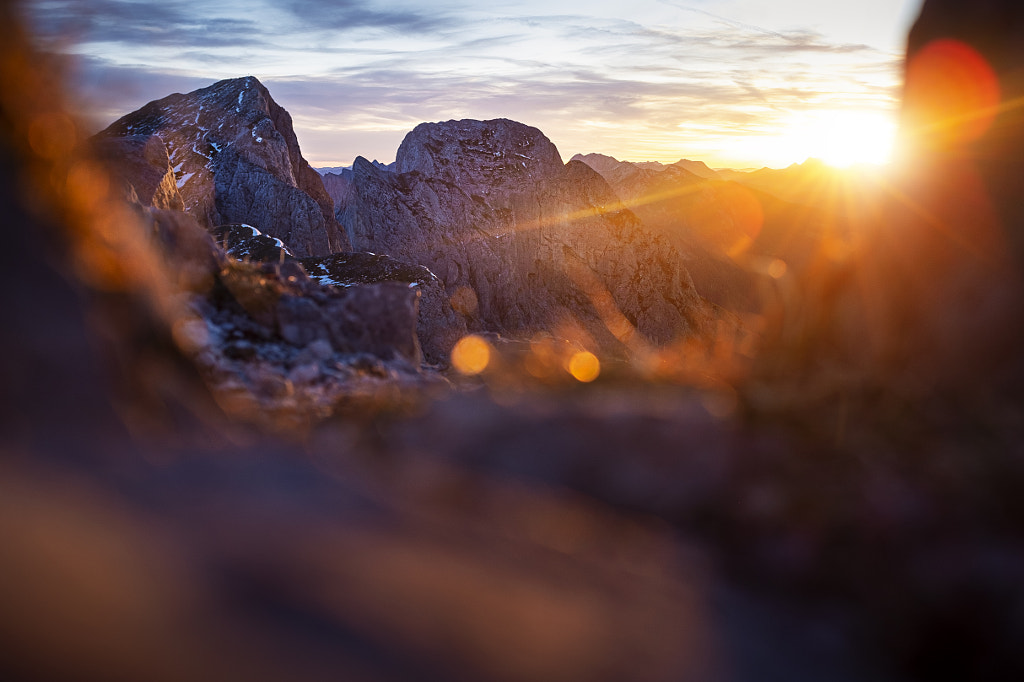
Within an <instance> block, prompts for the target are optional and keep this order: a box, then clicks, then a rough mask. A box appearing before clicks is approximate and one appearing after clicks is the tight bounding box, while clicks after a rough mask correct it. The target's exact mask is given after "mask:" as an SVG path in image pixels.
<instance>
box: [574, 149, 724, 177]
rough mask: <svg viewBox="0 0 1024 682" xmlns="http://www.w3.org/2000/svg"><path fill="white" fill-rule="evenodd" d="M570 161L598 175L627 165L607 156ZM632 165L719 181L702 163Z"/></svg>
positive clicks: (637, 163) (586, 155) (600, 155)
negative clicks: (679, 170) (674, 171)
mask: <svg viewBox="0 0 1024 682" xmlns="http://www.w3.org/2000/svg"><path fill="white" fill-rule="evenodd" d="M571 160H572V161H582V162H583V163H585V164H587V165H588V166H590V167H591V168H593V169H594V170H596V171H597V172H598V173H603V172H604V171H606V170H612V169H614V168H616V167H617V166H618V165H619V164H622V163H629V162H628V161H619V160H618V159H616V158H615V157H614V156H608V155H606V154H577V155H575V156H574V157H572V159H571ZM632 165H634V166H636V167H637V168H643V169H645V170H654V171H662V170H665V169H666V168H681V169H682V170H685V171H687V172H689V173H693V174H694V175H696V176H698V177H701V178H708V179H719V176H718V173H717V172H716V171H714V170H712V169H711V168H709V167H708V165H707V164H706V163H704V162H703V161H691V160H689V159H679V160H678V161H676V162H675V163H673V164H671V165H665V164H663V163H659V162H657V161H640V162H636V163H633V164H632Z"/></svg>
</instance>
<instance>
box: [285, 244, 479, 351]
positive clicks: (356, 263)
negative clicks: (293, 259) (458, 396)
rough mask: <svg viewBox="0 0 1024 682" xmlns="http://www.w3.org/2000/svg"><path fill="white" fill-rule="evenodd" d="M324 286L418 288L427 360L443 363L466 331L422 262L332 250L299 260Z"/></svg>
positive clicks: (418, 330)
mask: <svg viewBox="0 0 1024 682" xmlns="http://www.w3.org/2000/svg"><path fill="white" fill-rule="evenodd" d="M298 262H299V263H301V265H302V267H303V268H304V269H305V270H306V272H307V273H309V277H310V278H311V279H313V280H316V281H317V282H319V283H320V284H322V285H324V286H340V287H352V286H357V285H365V284H377V283H381V282H397V283H401V284H405V285H407V287H408V288H410V289H413V290H415V291H418V292H419V296H420V299H419V318H418V320H417V322H416V333H417V336H418V338H419V342H420V346H421V348H422V351H423V357H424V358H425V359H426V360H427V362H430V363H434V364H441V365H446V364H447V363H448V355H449V353H450V352H451V349H452V347H453V346H454V345H455V344H456V343H457V342H458V340H459V339H460V338H462V337H463V336H465V335H466V322H465V319H464V318H463V317H462V316H461V315H459V314H458V313H457V312H456V311H455V310H454V309H453V308H452V304H451V300H450V299H449V296H448V294H447V292H445V289H444V285H443V284H442V283H441V281H440V280H439V279H438V278H437V276H436V275H434V273H432V272H431V271H430V270H428V269H427V268H425V267H423V266H422V265H410V264H409V263H403V262H401V261H398V260H395V259H394V258H391V257H390V256H383V255H378V254H375V253H359V252H356V253H333V254H331V255H330V256H323V257H318V256H311V257H308V258H302V259H300V260H299V261H298Z"/></svg>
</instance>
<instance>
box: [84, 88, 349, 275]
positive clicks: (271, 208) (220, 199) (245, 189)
mask: <svg viewBox="0 0 1024 682" xmlns="http://www.w3.org/2000/svg"><path fill="white" fill-rule="evenodd" d="M99 137H100V138H101V139H102V140H104V143H105V144H106V145H107V147H108V149H111V150H113V149H114V148H115V147H117V146H118V145H120V149H121V150H122V153H121V154H119V155H118V156H119V157H120V158H124V159H125V160H124V164H125V168H124V169H123V170H121V171H117V172H118V173H119V174H120V175H121V176H122V177H127V176H130V177H132V178H136V182H138V183H139V184H140V186H141V187H136V192H137V193H138V194H140V198H141V199H143V201H144V203H147V204H150V203H152V201H151V198H150V197H151V196H152V194H151V193H150V187H151V185H152V184H153V181H152V179H151V177H150V176H153V175H154V174H157V173H162V176H161V177H167V175H168V174H171V175H172V176H173V178H174V182H175V185H176V187H177V193H178V194H179V195H180V197H181V201H182V202H183V203H184V207H185V210H186V211H187V212H188V213H189V214H190V215H191V216H192V217H193V218H195V219H196V220H197V221H198V222H199V224H200V225H203V226H204V227H207V228H213V227H216V226H217V225H222V224H227V223H247V224H250V225H253V226H254V227H256V228H257V229H259V230H260V231H261V232H263V233H268V234H273V235H274V236H276V237H278V238H279V239H282V240H284V241H285V242H286V243H287V244H288V245H289V246H290V247H291V248H292V249H293V250H294V252H295V254H296V255H299V256H314V255H327V254H329V253H333V252H335V251H346V250H349V249H348V247H349V244H348V241H347V240H346V238H345V236H344V233H343V232H341V231H340V229H339V228H338V225H337V222H336V221H335V220H334V211H333V204H332V201H331V199H330V197H329V196H328V195H327V192H326V191H325V190H324V188H323V183H322V182H321V180H320V176H319V175H318V174H317V173H316V171H314V170H313V169H312V168H310V166H309V164H308V163H307V162H306V160H305V159H304V158H302V154H301V152H300V150H299V143H298V140H297V139H296V137H295V131H294V130H293V129H292V122H291V116H289V114H288V112H287V111H285V110H284V109H282V108H281V107H280V106H279V105H278V104H277V103H276V102H275V101H274V99H273V98H272V97H271V96H270V93H269V92H268V91H267V89H266V88H265V87H264V86H263V84H262V83H260V82H259V80H257V79H256V78H253V77H251V76H249V77H246V78H236V79H233V80H226V81H220V82H219V83H215V84H213V85H211V86H210V87H208V88H202V89H200V90H196V91H195V92H191V93H188V94H185V95H182V94H174V95H170V96H168V97H165V98H164V99H162V100H158V101H155V102H150V103H149V104H147V105H146V106H145V107H143V108H142V109H139V110H138V111H135V112H132V113H130V114H128V115H126V116H124V117H122V118H120V119H118V120H117V121H115V122H114V123H112V124H111V125H110V126H109V127H108V128H106V129H105V130H104V131H102V132H101V133H100V134H99ZM125 138H128V139H136V140H137V142H135V143H134V144H135V145H136V146H143V145H144V147H143V149H144V152H145V163H146V164H148V165H149V166H152V169H149V168H147V169H146V172H145V173H144V174H142V175H140V174H138V173H136V172H134V171H135V170H136V169H139V168H141V167H142V165H141V163H140V162H139V161H138V160H137V159H136V158H135V155H134V154H132V153H125V152H130V151H134V150H130V149H129V145H130V144H132V143H130V142H127V141H125ZM161 143H162V145H163V147H164V148H165V150H166V151H165V152H164V155H165V156H167V159H168V160H167V166H166V168H164V167H162V161H163V158H162V157H161V156H160V154H161V152H160V151H159V150H158V149H157V147H158V146H159V145H160V144H161ZM107 156H108V158H109V157H110V156H111V155H110V154H108V155H107ZM133 184H134V183H133ZM164 191H165V193H168V194H173V190H172V189H171V188H170V187H169V186H168V187H165V189H164ZM158 199H159V197H158ZM172 201H173V200H172ZM154 205H155V204H154ZM160 207H162V208H174V207H176V206H172V205H170V204H167V203H166V202H164V201H161V204H160Z"/></svg>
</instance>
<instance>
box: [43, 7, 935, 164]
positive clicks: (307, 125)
mask: <svg viewBox="0 0 1024 682" xmlns="http://www.w3.org/2000/svg"><path fill="white" fill-rule="evenodd" d="M920 4H921V0H856V1H855V2H853V1H851V2H822V1H821V0H772V1H771V2H764V1H763V0H626V1H622V0H619V1H611V0H512V1H508V2H506V1H503V0H494V1H493V2H490V3H487V4H486V5H484V4H483V3H479V2H475V1H470V0H434V1H432V2H429V3H425V2H420V1H416V2H412V1H404V0H379V1H377V0H368V1H365V2H364V1H360V0H334V1H329V0H275V1H273V2H271V1H269V0H244V2H243V0H161V1H160V2H146V1H139V0H29V1H28V2H27V3H26V5H27V7H28V8H29V12H30V14H31V21H32V24H33V26H34V27H35V30H36V31H37V33H38V34H39V35H40V36H41V37H42V39H43V40H44V41H45V43H46V45H47V46H48V47H50V48H52V49H58V50H60V51H63V52H66V53H70V54H72V55H73V56H74V70H73V73H74V80H75V84H76V86H77V88H78V91H79V93H80V96H81V98H82V104H81V106H82V111H83V113H84V114H85V115H86V116H87V117H88V118H89V120H90V121H91V125H93V126H94V127H95V128H96V129H99V128H100V127H103V126H105V125H106V124H108V123H110V122H111V121H113V120H115V119H116V118H118V117H119V116H120V115H122V114H124V113H127V112H129V111H131V110H133V109H136V108H138V107H139V106H141V105H143V104H145V103H146V102H147V101H150V100H153V99H158V98H160V97H163V96H165V95H167V94H170V93H172V92H188V91H190V90H194V89H196V88H199V87H203V86H205V85H209V84H210V83H211V82H213V81H216V80H220V79H222V78H232V77H236V76H243V75H254V76H256V77H258V78H259V79H260V80H262V81H263V82H264V83H265V84H266V85H267V87H268V88H270V91H271V93H272V94H273V96H274V98H275V99H276V100H277V101H278V103H279V104H281V105H282V106H284V107H285V108H286V109H288V111H289V112H291V114H292V117H293V119H294V122H295V128H296V132H297V133H298V136H299V142H300V144H301V146H302V149H303V153H304V155H305V156H306V158H307V159H309V160H310V162H311V163H312V164H313V165H314V166H334V165H347V164H350V163H351V162H352V160H353V159H354V158H355V157H356V156H357V155H362V156H366V157H368V158H371V159H373V158H377V159H379V160H381V161H385V162H388V161H391V160H393V159H394V156H395V150H396V149H397V147H398V144H399V143H400V142H401V140H402V138H403V137H404V135H405V133H407V132H408V131H409V130H411V129H412V128H413V127H414V126H415V125H416V124H417V123H420V122H423V121H442V120H448V119H453V118H479V119H486V118H497V117H507V118H512V119H515V120H519V121H522V122H524V123H528V124H530V125H534V126H537V127H538V128H540V129H541V130H542V131H544V132H545V133H546V134H547V135H548V137H550V138H551V139H552V141H554V142H555V144H556V145H557V146H558V148H559V151H561V153H562V156H563V158H564V159H568V158H569V157H571V156H572V155H573V154H575V153H576V152H584V153H586V152H601V153H605V154H611V155H614V156H616V157H618V158H625V159H630V160H643V159H653V160H662V161H674V160H677V159H679V158H681V157H686V158H695V159H702V160H705V161H707V162H708V163H710V164H711V165H714V166H733V167H741V168H746V167H757V166H762V165H772V166H783V165H787V164H788V163H792V162H795V161H796V162H798V161H803V160H804V159H805V158H806V157H807V156H810V155H819V154H818V151H819V149H820V148H821V147H822V145H827V144H829V140H831V139H834V138H835V137H836V136H838V135H840V134H841V131H842V130H843V128H844V127H846V128H851V127H860V128H862V127H864V126H873V128H872V130H875V131H877V134H878V135H879V136H884V135H885V134H886V133H887V131H891V129H892V125H893V120H894V119H893V117H894V114H895V112H896V108H897V97H898V95H899V87H900V73H901V69H902V50H903V43H904V39H905V35H906V32H907V30H908V28H909V25H910V23H911V22H912V21H913V18H914V16H915V15H916V12H917V11H918V9H919V8H920Z"/></svg>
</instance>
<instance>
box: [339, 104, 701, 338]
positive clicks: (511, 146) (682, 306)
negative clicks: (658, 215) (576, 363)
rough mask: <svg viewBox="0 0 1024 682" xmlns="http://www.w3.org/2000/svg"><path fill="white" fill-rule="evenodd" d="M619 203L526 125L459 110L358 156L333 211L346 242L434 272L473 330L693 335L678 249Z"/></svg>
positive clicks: (694, 310) (697, 315) (695, 317)
mask: <svg viewBox="0 0 1024 682" xmlns="http://www.w3.org/2000/svg"><path fill="white" fill-rule="evenodd" d="M618 203H619V202H618V199H617V197H616V196H615V195H614V193H613V192H612V191H611V189H610V188H609V186H608V184H607V183H606V182H605V181H604V180H603V179H602V178H601V177H600V176H599V175H598V174H597V173H595V172H594V171H592V170H591V169H590V168H588V167H587V166H585V165H584V164H582V163H578V162H571V163H569V164H568V165H563V164H562V161H561V158H560V156H559V154H558V150H557V149H556V148H555V146H554V145H553V144H552V143H551V141H550V140H548V139H547V138H546V137H545V136H544V135H543V134H542V133H541V132H540V131H539V130H537V129H536V128H531V127H529V126H525V125H523V124H520V123H516V122H513V121H508V120H504V119H499V120H495V121H468V120H467V121H448V122H446V123H433V124H422V125H420V126H418V127H417V128H416V129H415V130H414V131H412V132H411V133H410V134H409V135H408V136H407V137H406V139H405V141H404V142H403V143H402V145H401V147H400V148H399V150H398V155H397V160H396V164H395V171H394V172H390V171H386V170H381V169H380V168H378V167H377V166H375V165H374V164H371V163H370V162H368V161H366V160H365V159H363V158H358V159H356V162H355V164H354V165H353V186H352V191H351V193H350V195H349V197H348V199H347V200H345V201H344V202H343V203H342V204H341V205H339V208H338V217H339V220H340V221H341V223H342V224H343V225H344V227H345V229H346V231H347V232H348V234H349V238H350V239H351V241H352V243H353V245H354V246H355V247H356V248H358V249H360V250H367V251H374V252H380V253H387V254H389V255H391V256H394V257H395V258H398V259H400V260H403V261H408V262H411V263H417V264H420V265H423V266H425V267H427V268H429V269H430V270H431V271H432V272H434V273H435V274H436V275H437V276H438V278H439V279H440V281H441V282H442V283H443V285H444V288H445V290H446V292H447V293H448V295H449V296H451V297H453V298H454V299H455V300H456V301H459V302H460V304H459V305H458V306H457V307H458V308H459V314H460V315H461V317H463V318H464V320H465V322H466V325H467V328H468V329H470V330H478V331H493V332H498V333H502V334H506V335H510V336H524V335H529V334H532V333H535V332H537V331H542V330H551V329H554V328H560V329H563V330H564V329H569V328H572V329H575V330H577V331H578V332H579V334H580V337H581V338H583V339H587V340H588V342H589V344H590V345H594V346H597V347H599V348H601V349H604V350H622V349H623V347H624V346H626V347H628V346H631V345H634V344H637V343H641V344H646V343H666V342H668V341H671V340H673V339H676V338H680V337H685V336H690V335H694V334H701V333H703V332H704V331H705V330H706V327H707V326H708V322H709V319H710V306H709V305H708V304H707V303H706V302H705V301H704V300H703V299H701V298H700V297H699V296H698V295H697V293H696V292H695V291H694V289H693V285H692V282H691V281H690V277H689V275H688V274H687V272H686V270H685V269H684V267H683V266H682V264H681V259H680V257H679V254H678V253H677V252H676V251H675V249H673V248H672V247H671V245H670V244H668V243H667V242H666V241H665V240H664V239H663V238H661V237H659V236H657V235H654V234H651V233H650V232H648V231H647V230H645V229H644V228H643V226H642V225H641V224H640V223H639V221H638V220H637V219H636V217H635V216H634V215H633V214H632V213H630V212H628V211H620V210H617V204H618ZM637 334H639V336H637Z"/></svg>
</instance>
